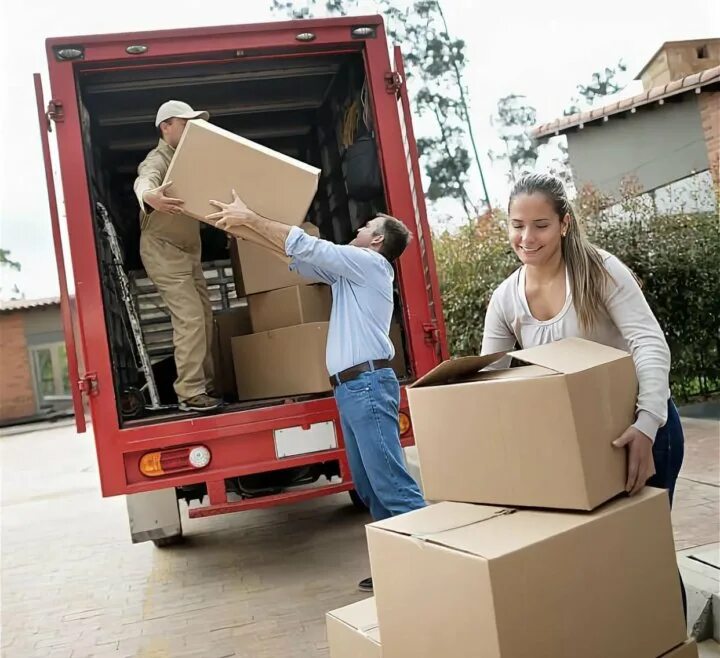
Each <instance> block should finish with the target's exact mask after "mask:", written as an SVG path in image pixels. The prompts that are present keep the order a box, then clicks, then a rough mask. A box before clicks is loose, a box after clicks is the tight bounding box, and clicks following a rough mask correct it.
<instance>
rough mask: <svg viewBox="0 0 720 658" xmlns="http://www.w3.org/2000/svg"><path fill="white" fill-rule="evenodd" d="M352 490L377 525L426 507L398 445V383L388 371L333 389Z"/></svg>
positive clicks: (380, 371)
mask: <svg viewBox="0 0 720 658" xmlns="http://www.w3.org/2000/svg"><path fill="white" fill-rule="evenodd" d="M335 401H336V402H337V406H338V411H339V412H340V424H341V425H342V431H343V435H344V437H345V452H346V454H347V458H348V463H349V464H350V472H351V473H352V478H353V482H354V483H355V491H356V492H357V494H358V496H359V497H360V499H361V500H362V501H363V502H364V503H365V505H367V507H368V509H369V510H370V514H371V515H372V517H373V519H374V520H375V521H380V520H382V519H386V518H388V517H391V516H396V515H397V514H404V513H405V512H410V511H412V510H415V509H420V508H421V507H425V500H424V499H423V497H422V494H421V493H420V489H419V488H418V485H417V483H416V482H415V480H413V478H412V477H411V475H410V474H409V473H408V471H407V468H406V466H405V459H404V457H403V452H402V447H401V446H400V428H399V424H398V413H399V408H400V385H399V384H398V381H397V377H396V376H395V373H394V372H393V371H392V369H390V368H381V369H380V370H374V371H371V372H364V373H362V374H361V375H360V376H359V377H357V378H356V379H353V380H351V381H349V382H346V383H344V384H340V385H339V386H337V387H336V388H335Z"/></svg>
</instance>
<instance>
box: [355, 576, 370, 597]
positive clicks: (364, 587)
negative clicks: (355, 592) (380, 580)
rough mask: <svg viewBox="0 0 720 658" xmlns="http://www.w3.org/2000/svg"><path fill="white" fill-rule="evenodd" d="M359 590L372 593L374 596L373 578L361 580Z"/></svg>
mask: <svg viewBox="0 0 720 658" xmlns="http://www.w3.org/2000/svg"><path fill="white" fill-rule="evenodd" d="M358 589H359V590H360V591H361V592H370V593H371V594H372V591H373V582H372V578H365V580H361V581H360V582H359V583H358Z"/></svg>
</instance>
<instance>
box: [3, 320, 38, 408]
mask: <svg viewBox="0 0 720 658" xmlns="http://www.w3.org/2000/svg"><path fill="white" fill-rule="evenodd" d="M29 359H30V356H29V354H28V349H27V343H26V341H25V324H24V319H23V314H22V313H21V312H16V313H0V362H1V363H2V375H0V420H11V419H13V418H22V417H23V416H30V415H32V414H34V413H35V411H36V404H35V391H34V390H33V380H32V373H31V371H30V362H29Z"/></svg>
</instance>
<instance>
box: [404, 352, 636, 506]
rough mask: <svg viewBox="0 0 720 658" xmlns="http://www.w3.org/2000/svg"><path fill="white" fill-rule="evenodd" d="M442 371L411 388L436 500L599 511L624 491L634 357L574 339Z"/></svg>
mask: <svg viewBox="0 0 720 658" xmlns="http://www.w3.org/2000/svg"><path fill="white" fill-rule="evenodd" d="M510 354H511V356H513V357H514V358H515V359H518V360H519V361H520V362H522V363H523V365H522V367H518V368H508V369H506V370H489V371H482V372H481V370H482V369H483V368H485V367H486V366H489V365H491V364H492V363H494V362H495V361H497V360H498V359H499V358H500V357H502V356H503V354H493V355H488V356H483V357H464V358H459V359H455V360H451V361H446V362H445V363H443V364H441V365H439V366H438V367H437V368H435V369H434V370H431V371H430V372H429V373H428V374H427V375H425V376H424V377H421V378H420V379H419V380H418V381H417V382H415V383H414V384H413V385H412V386H410V387H409V388H408V400H409V404H410V413H411V416H412V423H413V428H414V432H415V442H416V444H417V450H418V457H419V461H420V472H421V473H422V480H423V484H424V485H425V496H426V497H427V498H428V499H429V500H452V501H462V502H475V503H488V504H500V505H517V506H529V507H552V508H560V509H581V510H590V509H593V508H595V507H597V506H598V505H600V504H601V503H603V502H605V501H606V500H609V499H610V498H612V497H613V496H615V495H617V494H618V493H620V492H622V491H623V490H624V488H625V481H626V454H625V450H623V449H618V448H615V447H613V445H612V441H613V440H615V439H617V438H618V437H619V436H620V435H621V434H622V433H623V432H624V431H625V430H626V429H627V428H628V427H629V426H630V425H631V424H632V423H633V422H634V417H635V403H636V399H637V379H636V375H635V366H634V364H633V360H632V357H631V356H630V355H629V354H627V353H625V352H622V351H620V350H616V349H613V348H611V347H606V346H604V345H599V344H597V343H592V342H590V341H585V340H581V339H579V338H568V339H566V340H562V341H558V342H556V343H552V344H550V345H542V346H540V347H535V348H531V349H527V350H522V351H519V352H511V353H510Z"/></svg>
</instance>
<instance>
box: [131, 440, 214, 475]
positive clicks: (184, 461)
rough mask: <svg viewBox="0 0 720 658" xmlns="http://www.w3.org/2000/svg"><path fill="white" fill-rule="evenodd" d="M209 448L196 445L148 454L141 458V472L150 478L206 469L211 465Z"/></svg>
mask: <svg viewBox="0 0 720 658" xmlns="http://www.w3.org/2000/svg"><path fill="white" fill-rule="evenodd" d="M210 458H211V456H210V450H209V448H207V446H203V445H196V446H186V447H183V448H170V449H168V450H156V451H154V452H147V453H145V454H144V455H143V456H142V457H141V458H140V464H139V468H140V472H141V473H142V474H143V475H144V476H145V477H149V478H153V477H157V476H158V475H169V474H171V473H179V472H182V471H194V470H197V469H200V468H205V467H206V466H207V465H208V464H209V463H210Z"/></svg>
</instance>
